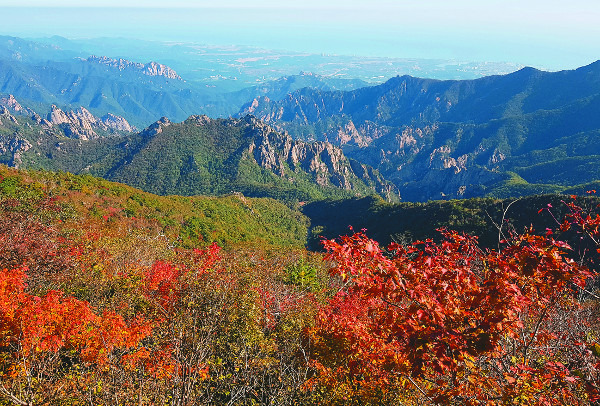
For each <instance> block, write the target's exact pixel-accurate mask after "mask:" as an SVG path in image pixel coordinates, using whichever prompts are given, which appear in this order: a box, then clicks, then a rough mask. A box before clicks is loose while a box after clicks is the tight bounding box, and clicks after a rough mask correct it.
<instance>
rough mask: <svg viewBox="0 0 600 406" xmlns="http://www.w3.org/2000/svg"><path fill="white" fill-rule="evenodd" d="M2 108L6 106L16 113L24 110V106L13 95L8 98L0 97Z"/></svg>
mask: <svg viewBox="0 0 600 406" xmlns="http://www.w3.org/2000/svg"><path fill="white" fill-rule="evenodd" d="M0 106H4V107H6V108H8V109H10V110H12V111H14V112H15V113H18V112H20V111H22V110H23V106H21V104H20V103H19V102H18V101H17V99H15V97H14V96H13V95H12V94H9V95H8V96H4V97H0Z"/></svg>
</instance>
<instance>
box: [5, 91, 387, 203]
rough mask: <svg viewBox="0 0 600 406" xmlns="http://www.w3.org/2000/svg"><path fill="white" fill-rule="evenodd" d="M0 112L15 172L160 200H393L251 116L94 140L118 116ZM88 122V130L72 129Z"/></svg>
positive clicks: (198, 120) (357, 169) (355, 172)
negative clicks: (79, 180) (105, 184)
mask: <svg viewBox="0 0 600 406" xmlns="http://www.w3.org/2000/svg"><path fill="white" fill-rule="evenodd" d="M5 99H6V104H9V101H11V103H12V104H13V105H14V103H18V102H16V100H15V99H14V98H12V99H11V98H5ZM2 108H3V109H4V110H3V113H2V114H3V115H2V116H0V119H2V122H1V123H0V137H1V138H0V162H4V163H6V164H8V165H11V166H18V167H24V168H40V169H48V170H60V171H66V172H71V173H91V174H93V175H96V176H101V177H104V178H106V179H110V180H116V181H119V182H123V183H127V184H130V185H133V186H136V187H140V188H142V189H143V190H145V191H149V192H153V193H157V194H163V195H165V194H179V195H198V194H209V195H223V194H229V193H232V192H241V193H243V194H244V195H247V196H257V197H275V198H278V199H283V200H287V201H306V200H314V199H320V198H327V197H351V196H365V195H372V194H376V193H377V194H380V195H381V196H382V197H384V198H385V199H387V200H390V201H395V200H398V198H399V197H398V191H397V189H396V188H395V187H394V186H393V185H392V184H390V183H389V182H387V181H385V180H384V179H383V177H382V176H381V175H379V173H378V172H377V171H374V170H373V169H372V168H370V167H369V166H367V165H364V164H361V163H359V162H357V161H354V160H349V159H347V158H346V157H345V156H344V154H343V152H342V151H341V149H339V148H337V147H334V146H332V145H331V144H329V143H324V142H316V143H307V142H303V141H293V140H292V139H291V137H290V136H289V135H287V134H285V133H280V132H276V131H274V130H273V129H272V128H270V127H269V126H267V125H265V124H264V123H262V122H260V121H259V120H257V119H255V118H253V117H251V116H248V117H245V118H243V119H239V120H236V119H216V120H214V119H210V118H208V117H206V116H191V117H190V118H188V119H187V120H185V121H184V122H182V123H172V122H171V121H170V120H168V119H166V118H163V119H161V120H159V121H157V122H156V123H154V124H153V125H151V126H149V127H148V128H146V129H145V130H144V131H142V132H140V133H137V134H132V135H126V134H123V131H121V132H116V134H118V136H110V134H106V135H103V136H100V135H98V134H97V133H96V132H94V128H96V127H93V124H92V121H93V123H96V124H95V125H103V126H105V127H106V126H107V125H106V124H104V122H107V123H109V124H111V125H113V126H118V125H121V124H123V123H122V122H120V121H118V119H117V118H116V117H115V116H112V117H110V116H109V117H106V118H103V120H104V121H102V120H100V119H96V118H95V117H93V116H91V114H89V112H87V110H85V109H83V108H81V109H79V110H77V111H74V112H67V113H64V112H63V111H62V110H60V109H58V108H57V107H56V106H52V111H51V112H50V113H49V114H48V119H41V118H40V117H39V115H37V114H36V113H34V112H33V113H32V114H31V117H30V116H28V115H20V116H18V118H17V117H16V116H13V115H11V114H10V112H9V111H8V109H7V108H5V107H2ZM88 116H89V117H92V118H93V120H92V119H90V120H88V121H85V124H86V125H85V126H79V127H77V126H76V124H78V123H80V121H81V120H82V117H83V118H85V117H88ZM114 131H116V130H114ZM103 134H105V133H103Z"/></svg>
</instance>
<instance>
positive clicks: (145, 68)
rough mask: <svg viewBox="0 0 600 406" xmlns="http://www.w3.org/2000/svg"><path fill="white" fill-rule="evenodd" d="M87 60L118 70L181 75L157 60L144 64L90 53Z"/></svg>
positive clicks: (170, 76)
mask: <svg viewBox="0 0 600 406" xmlns="http://www.w3.org/2000/svg"><path fill="white" fill-rule="evenodd" d="M87 61H88V62H91V63H96V64H100V65H105V66H109V67H111V68H114V69H118V70H120V71H131V72H138V73H141V74H143V75H147V76H162V77H164V78H167V79H174V80H182V79H181V76H179V75H178V74H177V72H175V71H174V70H173V69H171V68H169V67H168V66H165V65H162V64H160V63H158V62H149V63H146V64H143V63H138V62H131V61H128V60H127V59H122V58H119V59H112V58H108V57H106V56H95V55H92V56H90V57H89V58H88V59H87Z"/></svg>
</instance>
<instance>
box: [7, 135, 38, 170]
mask: <svg viewBox="0 0 600 406" xmlns="http://www.w3.org/2000/svg"><path fill="white" fill-rule="evenodd" d="M31 147H32V145H31V143H30V142H29V141H27V140H26V139H24V138H23V137H21V136H20V135H19V134H14V135H5V134H0V155H8V156H9V157H10V161H9V162H8V165H10V166H14V167H15V168H18V167H19V166H20V165H21V164H22V163H23V162H22V160H21V154H22V153H24V152H27V151H28V150H29V149H30V148H31Z"/></svg>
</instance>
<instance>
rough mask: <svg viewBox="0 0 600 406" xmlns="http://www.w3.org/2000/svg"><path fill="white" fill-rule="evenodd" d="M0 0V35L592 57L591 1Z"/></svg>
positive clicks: (547, 65) (564, 60)
mask: <svg viewBox="0 0 600 406" xmlns="http://www.w3.org/2000/svg"><path fill="white" fill-rule="evenodd" d="M3 3H4V6H3V9H2V15H3V22H2V25H1V26H0V34H2V35H14V36H24V37H39V36H51V35H61V36H64V37H67V38H82V37H85V38H92V37H103V36H110V37H119V36H120V37H128V38H139V39H150V40H165V41H186V42H198V43H203V44H214V45H227V44H232V45H233V44H235V45H251V46H257V47H265V48H272V49H282V50H294V51H302V52H304V51H306V52H312V53H328V54H345V55H364V56H382V57H400V58H435V59H455V60H464V61H500V62H514V63H519V64H523V65H529V66H534V67H538V68H542V69H550V70H559V69H572V68H575V67H578V66H582V65H586V64H589V63H591V62H593V61H595V60H597V59H600V24H598V21H600V2H599V1H598V0H571V1H569V2H565V1H562V0H561V1H557V0H526V1H523V0H502V1H499V0H485V1H481V0H455V1H447V0H428V1H418V0H393V1H392V0H364V1H358V0H354V1H353V0H321V1H316V0H309V1H302V2H281V1H276V0H256V1H253V2H243V1H239V0H225V1H221V2H219V3H214V2H212V1H192V0H188V1H184V0H179V1H172V2H168V3H166V2H164V1H157V0H145V1H136V0H120V1H117V0H112V1H107V0H104V1H87V2H85V3H83V2H80V1H74V0H62V1H59V0H52V1H45V0H19V1H17V0H5V1H3ZM215 4H216V5H215ZM83 6H85V7H83Z"/></svg>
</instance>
